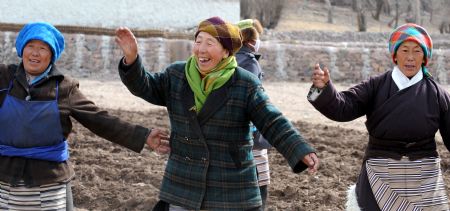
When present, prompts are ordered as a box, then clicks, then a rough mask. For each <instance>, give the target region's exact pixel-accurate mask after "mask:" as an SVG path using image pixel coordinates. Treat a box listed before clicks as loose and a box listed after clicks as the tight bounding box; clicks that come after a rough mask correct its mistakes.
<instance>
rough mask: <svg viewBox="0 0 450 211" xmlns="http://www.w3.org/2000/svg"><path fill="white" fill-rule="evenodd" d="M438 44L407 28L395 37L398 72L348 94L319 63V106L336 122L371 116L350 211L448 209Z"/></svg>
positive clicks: (448, 136) (448, 99) (447, 130)
mask: <svg viewBox="0 0 450 211" xmlns="http://www.w3.org/2000/svg"><path fill="white" fill-rule="evenodd" d="M432 47H433V44H432V41H431V38H430V36H429V34H428V33H427V31H426V30H425V29H424V28H423V27H421V26H419V25H417V24H412V23H408V24H405V25H402V26H400V27H398V28H397V29H395V30H394V32H393V33H392V34H391V35H390V38H389V52H390V54H391V56H392V61H393V63H394V67H393V69H392V70H389V71H387V72H385V73H382V74H380V75H378V76H375V77H371V78H369V79H368V80H365V81H363V82H362V83H360V84H358V85H356V86H354V87H351V88H350V89H348V90H347V91H342V92H338V91H337V90H336V89H335V87H334V85H333V83H332V82H331V80H330V75H329V70H328V69H327V68H326V67H325V68H324V69H323V70H322V69H321V68H320V66H319V65H316V67H315V69H314V71H313V76H312V82H313V86H312V88H311V90H310V93H309V95H308V99H309V101H310V102H311V103H312V105H313V106H314V107H315V108H316V109H317V110H319V111H320V112H321V113H322V114H324V115H325V116H327V117H328V118H330V119H332V120H336V121H351V120H354V119H356V118H358V117H361V116H363V115H366V118H367V121H366V127H367V130H368V132H369V143H368V146H367V148H366V152H365V156H364V160H363V163H362V168H361V171H360V174H359V177H358V180H357V183H356V186H353V187H352V188H351V189H350V190H349V192H348V193H349V201H348V202H347V209H348V210H365V211H371V210H374V211H378V210H448V198H447V193H446V191H445V184H444V181H443V178H442V173H441V169H440V159H439V155H438V153H437V151H436V141H435V134H436V132H437V131H438V130H439V131H440V133H441V136H442V140H443V141H444V143H445V146H446V147H447V149H448V148H449V147H450V95H449V94H448V93H447V92H446V91H445V90H444V89H443V88H442V87H441V86H439V85H438V84H437V83H436V82H435V81H434V80H433V77H432V76H431V74H430V72H429V71H428V70H427V64H428V63H429V61H430V59H431V54H432ZM352 200H353V203H352V202H351V201H352ZM352 206H353V207H352Z"/></svg>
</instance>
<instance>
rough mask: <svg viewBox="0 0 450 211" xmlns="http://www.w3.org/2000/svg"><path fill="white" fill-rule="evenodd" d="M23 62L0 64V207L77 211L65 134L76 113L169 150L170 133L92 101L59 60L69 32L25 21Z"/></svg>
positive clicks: (116, 134) (101, 131)
mask: <svg viewBox="0 0 450 211" xmlns="http://www.w3.org/2000/svg"><path fill="white" fill-rule="evenodd" d="M16 50H17V55H18V56H19V57H20V58H22V61H21V62H20V64H18V65H17V64H11V65H4V64H0V192H1V197H0V209H1V210H73V199H72V191H71V185H70V181H71V180H72V179H73V177H74V174H75V173H74V170H73V167H72V165H71V164H70V162H69V146H68V141H69V140H67V138H68V136H69V133H70V132H71V131H72V121H71V119H70V118H71V117H73V118H74V119H76V120H77V121H78V122H80V123H81V124H82V125H83V126H85V127H86V128H88V129H89V130H90V131H92V132H93V133H95V134H97V135H99V136H101V137H103V138H105V139H107V140H109V141H111V142H114V143H116V144H119V145H121V146H124V147H127V148H128V149H130V150H133V151H135V152H140V151H141V150H142V149H143V147H144V144H145V143H147V144H148V145H149V146H150V147H151V148H152V149H155V150H156V151H157V152H161V153H167V152H168V151H169V147H168V142H167V140H168V136H167V135H166V134H165V133H164V132H163V131H162V130H160V129H147V128H145V127H142V126H139V125H134V124H130V123H127V122H124V121H122V120H120V119H119V118H117V117H114V116H111V115H109V114H108V113H107V112H106V111H104V110H101V109H100V108H98V107H97V106H96V105H95V104H94V103H93V102H92V101H90V100H88V99H87V98H86V97H85V96H84V95H83V94H82V93H81V92H80V90H79V89H78V82H77V81H76V80H74V79H72V78H70V77H68V76H65V75H63V74H62V73H61V72H59V71H58V69H57V68H56V64H55V62H56V61H57V60H58V58H59V57H60V56H61V53H62V52H63V50H64V37H63V35H62V34H61V33H60V32H59V30H58V29H56V28H55V27H54V26H52V25H51V24H49V23H46V22H36V23H29V24H26V25H25V26H24V27H23V28H22V30H21V31H20V32H19V35H18V36H17V39H16Z"/></svg>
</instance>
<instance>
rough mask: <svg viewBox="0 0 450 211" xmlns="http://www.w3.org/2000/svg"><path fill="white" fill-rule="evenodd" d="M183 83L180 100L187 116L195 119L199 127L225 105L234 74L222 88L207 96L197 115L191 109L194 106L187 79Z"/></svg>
mask: <svg viewBox="0 0 450 211" xmlns="http://www.w3.org/2000/svg"><path fill="white" fill-rule="evenodd" d="M184 81H185V83H184V87H183V92H184V93H183V95H182V96H183V97H182V99H181V100H182V101H183V104H184V107H185V110H186V112H187V113H188V114H190V115H191V118H196V119H197V120H198V122H199V123H200V125H203V124H205V123H206V121H207V120H208V119H209V118H211V116H212V115H213V114H214V113H215V112H216V111H217V110H218V109H219V108H222V107H223V104H225V102H226V101H227V100H228V97H229V93H228V92H229V87H230V86H231V85H232V84H233V83H234V82H235V81H236V73H235V74H233V76H231V78H230V80H228V81H227V82H226V83H225V84H224V85H223V86H222V87H220V88H219V89H217V90H214V91H213V92H211V93H210V94H209V96H208V98H206V101H205V104H204V105H203V108H202V110H201V111H200V112H199V113H198V114H196V112H195V110H193V109H192V108H193V107H194V105H195V102H194V93H193V92H192V90H191V88H190V87H189V84H188V83H187V79H185V80H184ZM195 114H196V115H195Z"/></svg>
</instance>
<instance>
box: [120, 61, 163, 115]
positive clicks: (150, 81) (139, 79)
mask: <svg viewBox="0 0 450 211" xmlns="http://www.w3.org/2000/svg"><path fill="white" fill-rule="evenodd" d="M119 75H120V79H121V80H122V82H123V84H125V86H126V87H127V88H128V90H129V91H130V92H131V93H132V94H133V95H135V96H138V97H140V98H142V99H144V100H146V101H147V102H149V103H152V104H155V105H161V106H165V105H166V97H167V96H166V93H165V90H166V87H167V84H168V80H167V79H168V77H167V72H166V71H163V72H159V73H150V72H148V71H146V70H145V69H144V66H143V65H142V60H141V57H140V56H139V55H138V57H137V59H136V61H135V62H134V63H133V64H131V65H125V64H124V63H123V58H122V59H121V60H120V63H119Z"/></svg>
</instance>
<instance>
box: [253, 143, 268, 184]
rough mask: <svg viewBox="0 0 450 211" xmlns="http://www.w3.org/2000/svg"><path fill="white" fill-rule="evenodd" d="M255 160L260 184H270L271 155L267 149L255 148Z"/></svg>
mask: <svg viewBox="0 0 450 211" xmlns="http://www.w3.org/2000/svg"><path fill="white" fill-rule="evenodd" d="M253 159H254V160H253V161H254V162H255V164H256V169H257V170H258V185H259V186H264V185H268V184H270V171H269V156H268V155H267V149H262V150H256V149H254V150H253Z"/></svg>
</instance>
